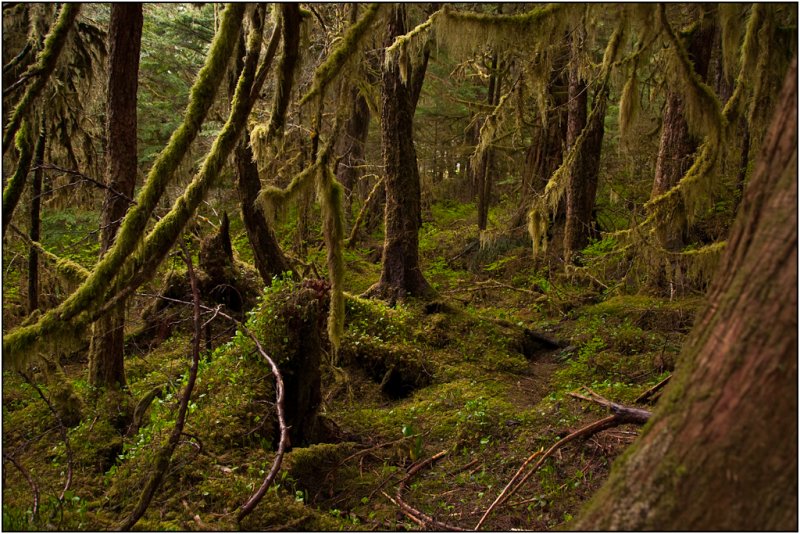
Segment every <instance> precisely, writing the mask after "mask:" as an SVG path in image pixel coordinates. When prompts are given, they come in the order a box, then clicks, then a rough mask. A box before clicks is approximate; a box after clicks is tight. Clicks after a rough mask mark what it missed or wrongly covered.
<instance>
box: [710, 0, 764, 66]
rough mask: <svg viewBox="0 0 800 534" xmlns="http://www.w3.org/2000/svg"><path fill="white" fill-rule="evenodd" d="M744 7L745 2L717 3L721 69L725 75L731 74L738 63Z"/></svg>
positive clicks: (743, 27) (742, 32)
mask: <svg viewBox="0 0 800 534" xmlns="http://www.w3.org/2000/svg"><path fill="white" fill-rule="evenodd" d="M755 5H756V4H754V6H755ZM746 9H747V5H746V4H727V3H726V4H719V26H720V33H721V36H722V37H721V46H722V71H723V73H724V75H725V76H726V77H728V76H732V75H733V74H734V72H736V67H737V66H738V63H739V59H740V51H741V48H740V46H739V43H740V42H741V40H742V37H743V35H744V29H745V25H744V13H745V10H746Z"/></svg>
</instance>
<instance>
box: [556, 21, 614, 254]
mask: <svg viewBox="0 0 800 534" xmlns="http://www.w3.org/2000/svg"><path fill="white" fill-rule="evenodd" d="M582 48H583V31H582V30H579V31H576V32H575V34H574V36H573V42H572V56H573V59H572V62H571V64H570V67H569V90H568V97H569V99H568V103H567V149H568V150H572V149H573V147H574V146H575V144H576V142H577V140H578V137H579V136H580V135H581V134H582V133H583V134H584V136H585V137H584V141H583V143H582V144H581V146H580V147H578V149H579V150H578V153H577V154H576V158H575V161H574V163H573V165H572V169H571V171H570V174H569V181H568V184H567V194H566V225H565V227H564V241H563V245H564V261H565V262H570V261H572V257H573V255H574V253H575V252H577V251H579V250H581V249H582V248H583V247H585V246H586V245H587V244H588V243H589V236H590V235H591V232H592V226H593V222H594V217H593V215H592V211H593V209H594V202H595V195H596V193H597V174H598V172H599V170H600V150H601V148H602V144H603V133H604V131H605V128H604V126H603V122H604V120H605V115H606V100H607V96H608V92H607V91H608V89H607V88H605V87H601V88H599V89H598V92H597V93H596V94H595V97H594V100H595V101H594V103H593V107H594V108H596V110H597V111H596V112H595V113H594V115H593V120H592V122H591V123H587V110H586V106H587V103H588V101H589V97H588V91H589V88H588V86H587V84H586V80H584V79H583V78H582V77H581V75H580V70H579V63H578V58H577V57H576V56H577V54H578V53H579V51H580V50H581V49H582Z"/></svg>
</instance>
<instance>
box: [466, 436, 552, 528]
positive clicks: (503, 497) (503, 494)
mask: <svg viewBox="0 0 800 534" xmlns="http://www.w3.org/2000/svg"><path fill="white" fill-rule="evenodd" d="M543 452H544V449H539V450H538V451H536V452H534V453H533V454H531V455H530V456H528V459H527V460H525V461H524V462H523V463H522V465H521V466H520V467H519V469H517V472H516V473H514V476H513V477H511V480H509V481H508V484H506V487H505V488H503V491H501V492H500V495H498V496H497V498H496V499H495V500H494V502H493V503H492V504H491V505H490V506H489V508H487V510H486V512H484V514H483V515H482V516H481V518H480V520H479V521H478V524H477V525H475V530H478V529H479V528H481V525H483V522H484V521H486V518H487V517H489V514H491V513H492V511H493V510H494V509H495V508H496V507H497V506H498V505H499V504H500V503H501V502H505V501H506V500H507V499H508V496H507V493H508V490H509V489H510V488H511V486H512V484H514V482H515V481H516V480H517V479H518V478H519V477H520V475H521V474H522V472H523V471H524V470H525V468H526V467H527V466H528V464H529V463H531V462H532V461H533V460H535V459H536V458H537V457H538V456H541V455H542V453H543Z"/></svg>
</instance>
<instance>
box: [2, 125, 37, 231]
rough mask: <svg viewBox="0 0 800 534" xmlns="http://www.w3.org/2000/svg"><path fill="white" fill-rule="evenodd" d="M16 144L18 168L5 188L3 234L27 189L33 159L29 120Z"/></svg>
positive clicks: (16, 139)
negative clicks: (26, 184)
mask: <svg viewBox="0 0 800 534" xmlns="http://www.w3.org/2000/svg"><path fill="white" fill-rule="evenodd" d="M14 146H15V148H16V149H17V153H18V154H19V161H18V162H17V170H16V171H14V174H13V176H11V179H10V180H9V181H8V184H6V187H5V189H3V236H5V235H6V230H8V225H9V223H11V216H12V215H13V214H14V209H15V208H16V207H17V203H18V202H19V199H20V197H22V192H23V191H24V190H25V183H26V182H27V180H28V171H29V170H30V168H31V161H33V137H32V136H31V127H30V124H29V122H28V121H25V122H23V123H22V127H21V128H20V130H19V132H17V134H16V135H15V137H14Z"/></svg>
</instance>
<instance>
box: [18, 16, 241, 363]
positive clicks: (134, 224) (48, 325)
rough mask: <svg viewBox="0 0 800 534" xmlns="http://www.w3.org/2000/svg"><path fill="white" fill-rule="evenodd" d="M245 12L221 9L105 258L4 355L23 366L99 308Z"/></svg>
mask: <svg viewBox="0 0 800 534" xmlns="http://www.w3.org/2000/svg"><path fill="white" fill-rule="evenodd" d="M244 11H245V6H244V4H231V5H229V6H228V7H227V8H226V9H225V11H224V13H223V18H222V22H221V24H220V29H219V32H218V33H217V35H216V37H215V38H214V41H213V43H212V45H211V49H210V50H209V54H208V57H207V59H206V64H205V65H204V66H203V68H202V69H201V70H200V72H199V74H198V78H197V81H196V82H195V84H194V86H193V87H192V91H191V95H190V100H189V106H188V108H187V111H186V115H185V116H184V121H183V124H181V126H180V127H179V128H178V129H177V130H176V131H175V132H174V133H173V135H172V137H171V138H170V141H169V143H168V144H167V146H166V148H164V150H163V151H162V152H161V154H160V155H159V157H158V159H157V160H156V162H155V163H154V164H153V168H152V169H151V170H150V173H149V174H148V177H147V180H146V181H145V184H144V187H143V188H142V190H141V191H140V193H139V195H138V196H137V199H136V200H137V202H136V204H135V205H133V206H132V207H131V209H130V210H129V211H128V214H127V215H126V217H125V219H124V220H123V222H122V225H121V227H120V229H119V231H118V234H117V238H116V240H115V242H114V245H113V247H112V248H111V249H110V250H109V251H108V252H107V253H106V255H105V256H103V258H102V259H101V260H100V262H99V263H98V264H97V266H96V267H95V269H94V270H93V271H92V274H91V275H90V276H89V277H88V278H87V279H86V281H85V282H84V283H83V284H82V285H81V287H80V288H78V289H77V290H76V291H75V292H74V293H73V294H72V295H70V296H69V297H68V298H67V299H66V300H65V301H64V302H63V303H61V304H60V305H59V306H58V307H57V308H54V309H52V310H50V311H48V312H47V313H46V314H45V315H44V316H42V318H41V319H40V320H39V321H38V322H37V323H36V324H35V325H31V326H29V327H26V329H25V330H24V331H23V330H22V329H15V330H13V331H11V332H10V333H8V334H6V335H5V336H3V348H4V351H5V350H6V349H7V348H12V347H13V350H14V356H15V357H16V358H18V359H20V361H21V360H22V359H23V358H24V356H25V354H26V353H27V351H28V350H29V349H30V348H31V347H32V346H33V345H34V344H35V342H37V341H39V340H41V339H43V338H47V337H52V336H58V333H57V331H58V330H61V331H62V332H65V331H74V329H76V328H77V327H78V323H79V322H80V321H74V320H73V319H76V317H77V316H78V315H79V314H81V313H82V312H84V311H86V310H88V309H89V308H91V307H93V306H94V307H98V306H99V305H100V304H102V301H103V300H104V299H105V298H106V290H107V289H108V287H109V286H110V285H111V283H112V280H114V278H115V276H117V274H118V273H119V272H120V271H121V270H122V266H123V262H125V260H126V258H128V256H130V254H131V253H132V252H133V251H134V249H136V248H137V246H138V245H139V243H140V242H141V237H142V235H143V234H144V229H145V227H146V225H147V221H148V219H149V218H150V215H151V214H152V211H153V209H155V207H156V205H157V204H158V201H159V200H160V198H161V196H162V194H163V192H164V190H165V189H166V187H167V185H168V183H169V181H170V179H171V177H172V174H173V173H174V171H175V169H177V167H178V165H179V164H180V162H181V160H182V159H183V157H184V155H185V154H186V152H187V151H188V149H189V145H190V144H191V142H192V141H193V140H194V139H195V137H196V136H197V134H198V132H199V130H200V126H201V124H202V122H203V119H204V118H205V116H206V113H207V112H208V109H209V108H210V107H211V105H212V104H213V102H214V98H215V96H216V91H217V88H218V86H219V82H220V81H221V80H222V78H223V76H224V74H225V71H226V69H227V65H228V59H229V58H230V56H231V54H232V52H233V49H234V45H235V44H236V41H237V40H238V35H239V32H240V31H241V26H242V15H243V14H244ZM187 193H188V191H187ZM179 201H180V199H179ZM162 222H163V221H162ZM173 242H174V241H173ZM140 250H141V249H140ZM165 253H166V252H165ZM84 315H85V314H84ZM86 320H88V317H86V316H84V318H83V321H86Z"/></svg>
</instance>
